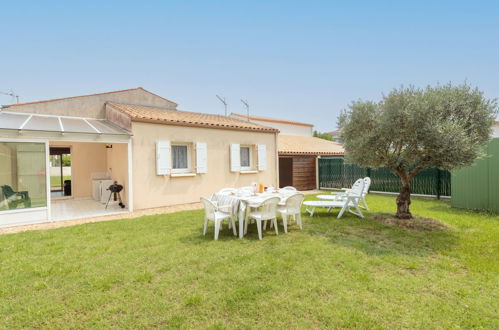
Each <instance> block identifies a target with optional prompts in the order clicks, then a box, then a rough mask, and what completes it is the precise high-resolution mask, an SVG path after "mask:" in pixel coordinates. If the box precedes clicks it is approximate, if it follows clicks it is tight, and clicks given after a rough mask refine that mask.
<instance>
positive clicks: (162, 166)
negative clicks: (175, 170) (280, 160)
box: [156, 141, 171, 175]
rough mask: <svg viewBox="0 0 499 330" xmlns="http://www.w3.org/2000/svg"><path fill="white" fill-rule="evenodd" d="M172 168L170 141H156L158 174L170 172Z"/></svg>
mask: <svg viewBox="0 0 499 330" xmlns="http://www.w3.org/2000/svg"><path fill="white" fill-rule="evenodd" d="M170 170H171V146H170V141H157V142H156V174H157V175H165V174H169V173H170Z"/></svg>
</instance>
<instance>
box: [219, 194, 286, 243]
mask: <svg viewBox="0 0 499 330" xmlns="http://www.w3.org/2000/svg"><path fill="white" fill-rule="evenodd" d="M291 195H292V194H282V193H277V192H275V193H267V192H265V193H261V194H255V195H250V196H238V195H224V196H223V198H224V199H234V200H237V201H238V202H239V203H238V204H239V205H238V208H237V221H238V223H239V238H243V236H244V221H245V220H246V217H247V215H248V210H249V209H250V208H252V207H257V206H258V205H259V204H260V203H262V202H263V201H264V200H265V199H267V198H270V197H279V198H280V199H281V202H280V203H279V204H283V203H284V202H285V201H286V199H287V198H288V197H289V196H291ZM219 198H221V197H220V196H218V194H215V195H213V199H214V200H215V201H216V200H217V199H219Z"/></svg>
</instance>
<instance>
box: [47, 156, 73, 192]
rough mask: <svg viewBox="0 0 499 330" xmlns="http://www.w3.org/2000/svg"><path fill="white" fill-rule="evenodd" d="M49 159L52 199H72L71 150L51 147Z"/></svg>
mask: <svg viewBox="0 0 499 330" xmlns="http://www.w3.org/2000/svg"><path fill="white" fill-rule="evenodd" d="M49 157H50V159H49V163H50V194H51V197H52V198H53V199H54V198H69V197H71V196H72V192H71V190H72V189H71V148H69V147H50V156H49Z"/></svg>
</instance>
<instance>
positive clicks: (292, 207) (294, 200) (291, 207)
mask: <svg viewBox="0 0 499 330" xmlns="http://www.w3.org/2000/svg"><path fill="white" fill-rule="evenodd" d="M304 199H305V195H303V194H301V193H296V194H294V195H292V196H289V197H288V199H286V209H287V210H288V212H293V213H300V212H301V210H300V208H301V204H302V203H303V200H304Z"/></svg>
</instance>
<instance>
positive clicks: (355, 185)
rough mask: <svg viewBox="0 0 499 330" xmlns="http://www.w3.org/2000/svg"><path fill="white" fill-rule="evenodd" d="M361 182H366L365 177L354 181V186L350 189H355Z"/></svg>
mask: <svg viewBox="0 0 499 330" xmlns="http://www.w3.org/2000/svg"><path fill="white" fill-rule="evenodd" d="M361 182H364V179H357V181H355V182H354V183H353V185H352V188H350V189H349V190H353V189H355V187H358V186H359V185H360V183H361Z"/></svg>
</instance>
